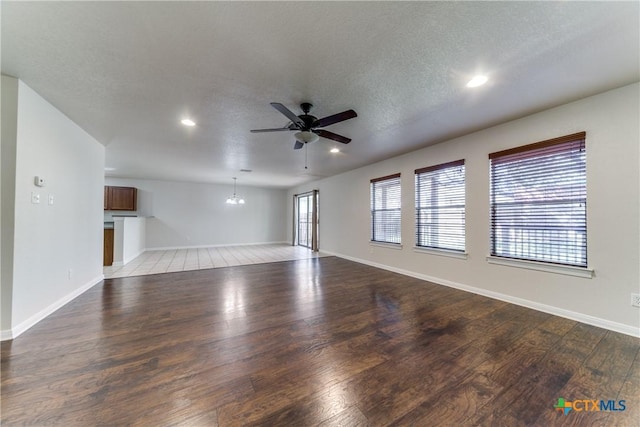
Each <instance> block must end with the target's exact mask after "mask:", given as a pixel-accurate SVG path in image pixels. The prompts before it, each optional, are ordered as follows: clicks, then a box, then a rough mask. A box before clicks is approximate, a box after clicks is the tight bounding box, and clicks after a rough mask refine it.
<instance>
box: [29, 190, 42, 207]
mask: <svg viewBox="0 0 640 427" xmlns="http://www.w3.org/2000/svg"><path fill="white" fill-rule="evenodd" d="M31 203H33V204H34V205H35V204H38V203H40V193H36V192H35V191H32V192H31Z"/></svg>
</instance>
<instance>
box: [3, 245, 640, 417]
mask: <svg viewBox="0 0 640 427" xmlns="http://www.w3.org/2000/svg"><path fill="white" fill-rule="evenodd" d="M285 256H289V253H285V252H283V251H282V247H279V246H277V245H274V247H273V248H269V252H264V253H261V252H259V251H258V250H257V249H256V248H253V247H238V248H236V249H234V250H233V251H232V250H230V249H228V248H227V249H225V248H219V249H216V250H212V249H207V250H206V251H195V250H177V251H171V252H158V253H148V254H144V255H143V256H142V258H141V259H140V262H139V263H137V264H136V265H133V266H131V269H130V271H138V270H139V271H143V270H144V271H147V272H151V271H155V270H160V269H164V268H165V267H166V268H170V266H171V265H172V264H176V265H178V264H180V265H182V266H183V267H185V268H186V267H187V266H189V268H198V265H201V264H202V265H212V266H218V265H220V264H223V263H224V264H225V265H227V264H234V263H235V264H237V263H239V262H240V260H244V261H252V262H261V264H255V265H247V266H230V267H225V268H216V269H210V270H194V271H181V272H176V273H170V274H158V275H146V276H137V277H122V278H115V279H108V280H105V281H104V282H103V283H101V284H99V285H96V286H95V287H93V288H91V289H90V290H88V291H87V292H85V293H84V294H82V295H80V296H79V297H78V298H76V299H74V300H73V301H72V302H71V303H69V304H67V305H65V306H64V307H62V308H61V309H59V310H58V311H56V312H55V313H53V314H52V315H51V316H49V317H47V318H46V319H44V320H43V321H41V322H40V323H38V324H37V325H36V326H34V327H33V328H32V329H30V330H28V331H27V332H25V333H24V334H23V335H21V336H20V337H19V338H17V339H15V340H13V341H5V342H3V343H2V346H1V357H0V369H1V383H0V393H1V398H2V400H1V408H0V409H1V415H0V422H1V424H2V425H3V426H5V425H7V426H13V425H30V426H40V425H64V426H82V427H84V426H93V425H95V426H99V425H108V426H113V425H131V426H137V425H139V426H148V425H153V426H158V425H162V426H184V425H186V426H195V427H198V426H220V427H226V426H235V425H275V426H283V425H286V426H289V425H291V426H315V425H321V426H336V425H344V426H386V425H403V426H404V425H416V426H422V425H434V426H435V425H444V426H449V425H483V426H502V425H504V426H519V425H523V426H524V425H562V424H566V425H577V424H583V425H598V424H603V425H619V426H625V425H633V424H632V423H633V422H634V421H635V420H637V417H638V408H639V407H640V402H639V401H638V395H639V394H640V393H638V390H639V387H640V361H639V358H640V340H638V339H637V338H632V337H628V336H623V335H620V334H616V333H613V332H607V331H604V330H602V329H599V328H596V327H592V326H588V325H584V324H580V323H577V322H575V321H571V320H567V319H562V318H558V317H555V316H552V315H549V314H546V313H541V312H537V311H533V310H529V309H526V308H522V307H519V306H515V305H512V304H508V303H505V302H503V301H498V300H493V299H490V298H486V297H483V296H479V295H474V294H470V293H465V292H462V291H459V290H455V289H452V288H447V287H444V286H439V285H436V284H433V283H428V282H424V281H421V280H418V279H415V278H411V277H407V276H403V275H400V274H397V273H392V272H388V271H383V270H380V269H376V268H373V267H369V266H366V265H362V264H358V263H354V262H351V261H347V260H344V259H339V258H335V257H322V258H313V259H304V260H297V261H287V262H271V263H270V262H268V261H270V260H271V259H272V258H274V259H282V257H285ZM586 393H597V394H598V396H590V397H593V398H605V399H609V398H611V399H616V401H618V400H621V399H622V400H626V401H627V402H628V404H627V410H626V411H624V412H619V413H601V414H595V416H591V417H589V415H590V414H588V413H583V414H581V415H580V414H578V415H577V416H576V414H573V413H572V414H569V415H568V416H566V417H564V416H563V415H561V414H559V413H558V412H557V411H555V410H554V408H553V404H554V403H555V402H554V399H557V398H558V397H561V396H560V395H561V394H566V396H562V397H566V398H567V399H570V398H575V397H573V396H574V395H575V396H577V395H578V394H586ZM563 417H564V418H563Z"/></svg>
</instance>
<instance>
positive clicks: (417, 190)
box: [414, 159, 466, 259]
mask: <svg viewBox="0 0 640 427" xmlns="http://www.w3.org/2000/svg"><path fill="white" fill-rule="evenodd" d="M460 167H462V185H461V187H460V185H459V184H453V185H451V187H450V188H449V189H448V190H447V189H446V187H440V188H444V189H445V191H436V188H435V187H434V186H433V185H432V186H430V187H429V188H431V194H426V193H423V189H422V185H421V182H422V181H423V179H424V178H427V179H428V178H431V179H432V180H438V179H443V178H445V176H446V174H447V173H448V171H453V170H454V168H460ZM460 195H461V196H462V197H461V199H462V204H460V203H457V204H455V205H452V206H450V207H449V209H450V210H451V209H452V210H458V211H460V210H461V212H462V226H461V228H460V227H459V224H453V227H447V226H446V225H445V226H443V227H441V226H439V224H440V222H441V221H439V220H447V219H451V212H450V213H445V211H444V210H441V209H442V208H443V206H441V204H440V201H441V198H442V197H443V196H444V198H445V200H447V199H449V200H450V201H455V202H459V199H460ZM425 199H426V200H427V201H429V202H430V203H426V204H424V205H423V204H422V201H423V200H425ZM414 200H415V246H414V250H415V251H416V252H424V253H435V254H437V255H441V254H450V255H451V256H453V257H458V258H465V259H466V167H465V159H461V160H455V161H451V162H446V163H441V164H437V165H433V166H428V167H424V168H420V169H416V170H415V171H414ZM423 213H427V215H429V213H431V215H429V216H430V217H431V218H433V224H435V225H434V226H433V229H434V231H435V232H434V233H432V234H429V233H426V232H424V231H423V230H424V227H427V223H423V222H422V221H421V219H420V218H421V217H423V216H424V215H421V214H423ZM460 231H461V234H462V237H461V240H462V242H461V243H462V245H461V246H462V247H460V241H459V240H460V238H456V237H453V238H451V234H452V233H454V234H455V233H456V232H458V233H459V232H460ZM447 232H448V233H447ZM447 234H449V236H447ZM426 239H434V240H433V242H443V241H444V242H445V243H443V244H438V243H433V244H431V245H428V244H424V243H425V240H426ZM447 241H448V243H446V242H447Z"/></svg>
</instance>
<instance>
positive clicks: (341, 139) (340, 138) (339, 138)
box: [312, 129, 351, 144]
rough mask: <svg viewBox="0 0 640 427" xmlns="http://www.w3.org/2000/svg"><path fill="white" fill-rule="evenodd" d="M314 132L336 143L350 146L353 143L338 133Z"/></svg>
mask: <svg viewBox="0 0 640 427" xmlns="http://www.w3.org/2000/svg"><path fill="white" fill-rule="evenodd" d="M312 132H313V133H316V134H318V135H320V136H321V137H323V138H328V139H333V140H334V141H338V142H342V143H343V144H348V143H350V142H351V138H347V137H346V136H342V135H338V134H337V133H333V132H329V131H328V130H324V129H314V130H313V131H312Z"/></svg>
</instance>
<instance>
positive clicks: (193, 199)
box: [106, 177, 287, 250]
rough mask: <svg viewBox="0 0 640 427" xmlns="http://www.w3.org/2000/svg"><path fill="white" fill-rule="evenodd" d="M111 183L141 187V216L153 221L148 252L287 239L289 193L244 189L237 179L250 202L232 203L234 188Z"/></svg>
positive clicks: (127, 181) (149, 227) (135, 181)
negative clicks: (230, 198) (229, 199)
mask: <svg viewBox="0 0 640 427" xmlns="http://www.w3.org/2000/svg"><path fill="white" fill-rule="evenodd" d="M230 181H231V180H230ZM106 185H117V186H128V187H136V188H137V189H138V211H137V214H138V215H141V216H147V217H149V218H147V221H146V223H147V226H146V244H145V246H146V248H147V249H148V250H149V249H160V248H182V247H196V246H213V245H235V244H251V243H267V242H282V241H284V240H285V236H286V224H287V223H286V222H285V221H286V199H285V198H286V191H285V190H278V189H269V188H257V187H245V186H242V181H241V180H238V189H237V193H238V195H239V196H242V197H243V198H244V199H245V200H246V204H245V205H227V204H226V203H225V200H226V199H227V197H229V196H230V195H231V194H233V184H231V185H219V184H198V183H189V182H175V181H156V180H140V179H124V178H110V177H107V178H106Z"/></svg>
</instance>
